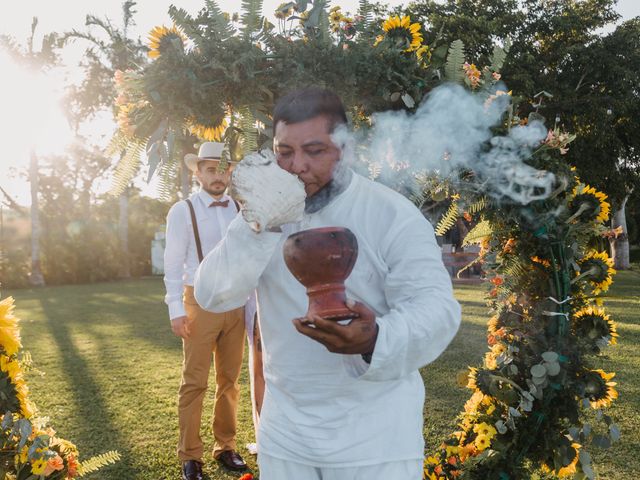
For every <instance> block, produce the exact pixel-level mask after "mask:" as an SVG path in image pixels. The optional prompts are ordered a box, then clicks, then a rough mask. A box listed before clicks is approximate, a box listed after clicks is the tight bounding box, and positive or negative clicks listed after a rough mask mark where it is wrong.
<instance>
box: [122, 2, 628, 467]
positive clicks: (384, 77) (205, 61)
mask: <svg viewBox="0 0 640 480" xmlns="http://www.w3.org/2000/svg"><path fill="white" fill-rule="evenodd" d="M206 3H207V8H205V9H204V10H202V11H201V12H200V13H199V14H198V15H197V16H195V17H193V16H190V15H188V14H187V12H185V11H183V10H180V9H178V8H175V7H171V8H170V15H171V17H172V19H173V20H174V22H175V24H174V25H173V26H172V27H170V28H168V27H157V28H156V29H154V30H153V31H152V32H151V34H150V41H151V43H150V51H149V56H150V57H151V58H153V61H152V62H151V63H149V65H147V66H146V67H144V68H142V69H139V70H129V71H126V72H118V73H117V76H116V79H115V80H116V83H117V85H118V88H119V92H120V95H119V96H118V98H117V100H116V106H117V109H118V112H119V114H118V118H119V124H120V130H119V132H118V134H117V135H116V138H115V139H114V142H113V145H112V147H113V149H114V151H123V152H124V155H123V157H122V160H121V163H120V166H119V169H118V172H117V178H116V185H115V188H116V189H118V187H123V186H124V185H126V184H127V183H128V181H129V180H130V178H131V176H132V175H133V174H134V173H135V172H136V170H137V168H138V163H139V161H140V155H141V153H142V152H146V156H147V159H148V161H149V168H150V173H153V172H154V171H159V172H160V174H161V175H162V176H163V178H164V179H165V186H166V187H167V188H168V189H170V188H171V182H172V181H173V179H174V178H175V176H176V175H177V173H176V172H177V170H176V169H177V166H178V165H179V162H177V161H176V160H175V159H178V158H182V156H183V155H184V153H186V152H187V151H190V150H191V149H192V145H193V143H194V141H197V139H200V140H219V139H222V140H223V141H225V143H226V146H227V148H226V155H227V158H229V159H240V158H241V157H242V156H243V154H244V152H247V151H251V150H255V149H257V148H259V147H260V146H263V145H268V144H269V142H270V129H269V126H270V118H269V112H270V110H271V107H272V106H273V103H274V99H275V98H277V97H278V96H279V95H280V93H281V92H283V91H286V90H288V89H290V88H291V87H293V86H299V85H303V84H322V85H328V86H331V87H332V88H333V87H335V89H336V90H337V91H338V93H339V94H340V95H341V96H342V98H343V100H344V101H345V104H346V105H347V107H348V110H349V114H350V116H351V120H352V122H353V124H354V126H355V127H356V128H359V129H362V130H365V129H366V128H367V127H368V126H369V121H370V117H371V115H372V114H373V113H375V112H379V111H384V110H390V109H391V110H406V111H408V112H412V111H415V109H416V106H417V105H418V104H419V103H420V102H421V100H422V99H423V97H425V96H426V95H427V94H428V92H429V91H431V90H432V89H433V88H435V87H436V86H437V85H438V84H440V83H442V82H444V81H448V82H456V83H458V84H460V85H464V86H465V88H467V89H468V90H469V91H471V92H472V93H473V94H474V95H476V96H478V98H480V99H482V101H484V102H489V103H491V102H493V101H495V100H496V98H497V97H500V96H504V97H506V98H509V97H510V92H506V91H501V90H499V85H500V84H499V83H498V82H499V81H500V69H501V66H502V64H503V62H504V60H505V57H506V55H507V51H508V45H505V46H504V48H499V47H496V49H495V50H494V53H493V56H492V61H491V63H490V65H487V66H485V67H483V68H481V69H478V68H477V67H476V66H475V65H474V64H469V63H467V62H465V53H464V45H463V44H462V42H460V41H457V42H453V44H451V45H440V44H438V41H437V39H436V40H434V41H433V42H432V43H430V44H426V43H424V39H423V30H422V28H423V27H422V26H421V25H419V24H417V23H412V22H411V20H410V18H409V17H397V16H395V17H391V18H388V19H387V20H386V21H384V22H383V23H379V22H378V23H377V22H374V21H373V20H372V19H373V10H372V8H371V7H370V6H369V4H368V2H366V1H361V2H360V10H359V12H358V15H357V16H353V17H350V16H347V15H345V14H344V13H343V12H342V11H341V9H340V8H339V7H333V8H332V9H331V10H328V9H327V8H326V2H324V1H321V0H315V1H313V2H311V1H304V0H297V1H293V2H289V3H285V4H282V5H281V6H280V7H279V8H278V10H277V12H276V18H277V23H278V25H277V26H275V25H273V24H271V23H270V22H269V21H268V20H266V19H264V18H263V17H262V16H261V9H262V5H261V2H260V1H258V0H254V1H251V0H244V1H243V2H242V8H243V13H242V15H241V16H238V17H235V16H231V15H228V14H225V13H223V12H222V11H220V9H219V8H218V6H217V5H216V3H215V2H214V1H208V2H206ZM518 114H519V109H518V105H516V104H515V103H510V106H509V107H508V108H507V109H506V113H505V115H504V117H503V118H502V121H501V122H500V124H499V125H497V126H496V127H494V131H495V133H496V135H500V134H507V133H508V132H509V131H510V130H511V129H512V128H515V127H517V126H519V125H524V124H526V123H528V122H533V121H539V120H540V118H539V115H538V114H537V113H536V112H533V113H531V114H530V115H528V116H527V117H525V118H520V117H519V115H518ZM573 139H574V136H572V135H569V134H567V133H565V132H561V131H560V130H559V129H552V130H549V131H548V135H547V137H546V138H543V140H542V141H541V142H540V141H539V142H538V143H537V144H536V145H534V146H533V147H532V148H530V151H529V153H530V154H529V155H528V157H527V159H526V162H525V163H526V164H527V165H528V166H529V167H532V168H534V169H536V170H537V171H544V172H548V173H550V174H553V178H554V179H555V180H554V182H553V189H552V191H550V192H547V194H546V195H538V196H537V197H535V199H531V198H530V199H529V201H526V202H524V203H519V202H517V201H513V200H512V201H504V200H500V201H499V200H497V199H496V197H495V195H493V193H494V192H492V190H491V189H490V188H488V186H487V182H486V181H485V180H486V179H485V178H483V177H482V175H479V174H478V173H477V172H475V171H474V170H473V169H468V168H464V169H458V170H454V171H453V172H451V174H450V175H448V176H447V178H444V179H443V178H431V177H422V178H413V179H412V181H416V182H418V183H419V184H420V190H419V193H418V194H415V192H414V195H413V196H412V199H413V200H414V201H415V202H416V203H417V204H418V205H419V206H421V205H422V204H424V203H425V202H437V203H439V204H440V205H441V206H442V208H443V209H445V213H444V215H443V217H442V218H441V220H440V221H439V223H438V226H437V229H436V230H437V232H438V233H440V234H442V233H444V232H445V231H446V230H447V228H450V227H451V226H452V225H453V224H454V223H455V221H456V219H457V218H458V217H460V216H465V217H466V218H468V219H471V220H473V221H474V223H475V226H474V228H473V229H472V230H471V231H470V232H469V233H468V235H467V236H466V238H465V240H464V241H465V242H466V243H478V244H480V245H481V255H480V257H481V260H482V263H483V269H484V272H485V277H486V279H487V280H488V282H489V284H490V289H489V291H488V293H487V300H488V303H489V305H490V307H491V310H492V316H491V318H490V319H489V320H488V322H487V328H488V335H487V343H488V347H489V349H488V351H487V353H486V355H485V357H484V361H483V364H482V365H479V366H476V367H471V368H470V369H469V371H468V372H465V373H464V375H463V376H462V383H463V384H466V386H467V387H468V388H469V389H470V390H471V392H472V394H471V397H470V398H469V400H468V401H467V403H466V405H465V407H464V411H463V412H461V415H460V423H459V425H458V426H457V427H456V429H455V432H454V433H453V434H452V435H451V436H450V437H449V438H447V439H445V440H444V442H443V443H442V445H441V446H440V447H439V448H437V449H436V450H435V451H432V452H429V453H428V454H427V455H426V459H425V469H424V474H425V478H429V479H452V478H459V479H463V478H464V479H500V480H510V479H522V478H531V475H532V472H538V474H539V475H542V476H547V477H548V478H555V477H560V478H562V477H567V476H572V475H574V474H577V475H578V477H579V478H580V477H582V478H594V477H595V475H594V472H593V469H592V467H591V461H590V457H589V454H588V453H587V449H588V447H589V446H592V445H593V446H598V447H607V446H609V445H610V444H611V443H612V442H614V441H616V440H617V438H618V437H619V431H618V428H617V427H616V425H615V424H614V423H613V421H612V419H611V418H610V417H609V416H608V415H606V414H604V413H603V411H604V409H605V408H606V407H607V406H609V405H610V404H611V402H612V401H614V400H615V398H616V397H617V392H616V389H615V385H616V384H615V382H614V381H612V380H613V377H614V374H613V373H608V372H605V371H603V370H600V369H594V368H593V367H591V365H592V364H593V358H594V356H595V355H598V354H599V353H600V352H601V351H602V350H603V349H605V348H606V347H607V346H609V345H613V344H615V343H616V339H617V333H616V326H615V323H614V322H613V321H612V320H611V318H610V317H609V316H608V314H607V313H606V309H605V307H604V306H603V304H602V300H601V299H600V297H599V295H600V294H601V293H602V292H604V291H606V290H607V289H608V287H609V285H610V284H611V281H612V280H611V279H612V275H613V274H614V273H615V272H614V271H613V268H612V261H611V259H609V257H608V255H607V253H606V252H605V248H604V244H605V242H604V241H603V240H602V236H603V235H604V234H606V232H607V230H606V228H605V226H604V223H603V222H604V221H605V220H607V219H608V217H609V205H608V203H607V202H606V196H605V195H604V194H602V193H600V192H597V191H595V190H594V189H593V188H591V187H589V186H588V185H585V184H582V183H581V182H580V180H579V179H578V178H577V177H576V176H575V173H574V171H573V170H574V169H572V167H571V166H570V165H568V164H567V163H566V162H565V161H564V160H563V156H562V155H563V153H564V152H565V149H566V148H567V145H568V144H569V143H570V142H571V141H572V140H573ZM369 167H371V166H369ZM370 170H371V169H370ZM379 173H380V172H379V170H376V168H373V172H372V175H373V176H375V175H377V174H379ZM514 188H516V189H517V188H518V186H517V185H516V186H515V187H514ZM534 190H535V189H534ZM534 194H535V191H534ZM534 196H535V195H534ZM532 198H533V197H532ZM589 411H595V414H596V417H597V418H598V419H599V420H600V421H601V426H600V427H599V428H596V427H593V426H591V425H590V424H589V423H586V418H587V417H586V416H585V412H589Z"/></svg>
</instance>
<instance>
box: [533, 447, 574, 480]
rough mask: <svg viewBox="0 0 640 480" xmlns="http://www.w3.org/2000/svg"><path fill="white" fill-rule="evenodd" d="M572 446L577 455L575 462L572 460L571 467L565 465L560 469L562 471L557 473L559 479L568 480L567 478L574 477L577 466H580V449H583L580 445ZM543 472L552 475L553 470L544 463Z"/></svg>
mask: <svg viewBox="0 0 640 480" xmlns="http://www.w3.org/2000/svg"><path fill="white" fill-rule="evenodd" d="M571 446H572V447H573V449H574V450H575V452H576V454H575V456H574V457H573V460H571V462H570V463H569V465H565V466H564V467H562V468H560V470H558V471H557V472H555V474H556V475H557V476H558V477H559V478H566V477H569V476H572V475H574V474H575V473H576V471H577V470H576V465H577V464H578V460H579V458H580V447H581V445H580V444H579V443H572V444H571ZM542 471H543V472H545V473H551V472H552V471H553V470H552V469H551V467H549V466H548V465H547V464H546V463H543V464H542Z"/></svg>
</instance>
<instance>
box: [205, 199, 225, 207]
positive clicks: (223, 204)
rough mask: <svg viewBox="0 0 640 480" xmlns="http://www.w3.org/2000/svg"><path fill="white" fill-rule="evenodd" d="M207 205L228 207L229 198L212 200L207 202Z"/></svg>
mask: <svg viewBox="0 0 640 480" xmlns="http://www.w3.org/2000/svg"><path fill="white" fill-rule="evenodd" d="M209 206H210V207H225V208H226V207H228V206H229V200H225V201H223V202H217V201H214V202H211V203H210V204H209Z"/></svg>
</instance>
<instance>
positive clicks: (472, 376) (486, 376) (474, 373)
mask: <svg viewBox="0 0 640 480" xmlns="http://www.w3.org/2000/svg"><path fill="white" fill-rule="evenodd" d="M491 382H492V379H491V372H490V371H489V370H478V369H477V368H475V367H469V381H468V383H467V388H469V389H471V390H477V391H479V392H482V393H483V394H485V395H490V390H489V388H490V386H491Z"/></svg>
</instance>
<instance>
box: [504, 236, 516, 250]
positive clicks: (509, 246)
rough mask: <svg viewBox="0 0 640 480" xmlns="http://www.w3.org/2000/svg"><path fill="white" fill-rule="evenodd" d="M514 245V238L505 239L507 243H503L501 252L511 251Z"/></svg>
mask: <svg viewBox="0 0 640 480" xmlns="http://www.w3.org/2000/svg"><path fill="white" fill-rule="evenodd" d="M515 245H516V240H515V238H510V239H509V240H507V243H505V244H504V247H502V253H511V252H513V247H515Z"/></svg>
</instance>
